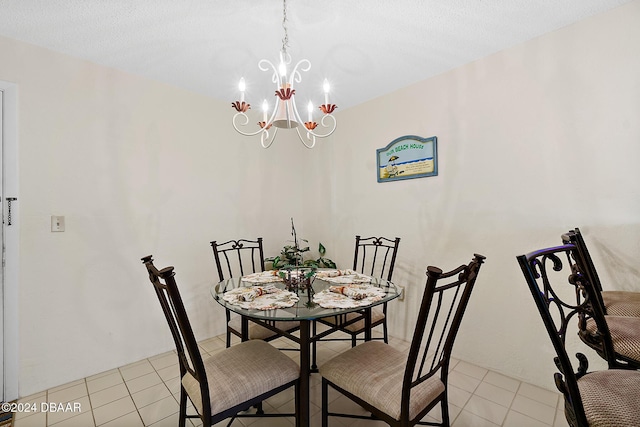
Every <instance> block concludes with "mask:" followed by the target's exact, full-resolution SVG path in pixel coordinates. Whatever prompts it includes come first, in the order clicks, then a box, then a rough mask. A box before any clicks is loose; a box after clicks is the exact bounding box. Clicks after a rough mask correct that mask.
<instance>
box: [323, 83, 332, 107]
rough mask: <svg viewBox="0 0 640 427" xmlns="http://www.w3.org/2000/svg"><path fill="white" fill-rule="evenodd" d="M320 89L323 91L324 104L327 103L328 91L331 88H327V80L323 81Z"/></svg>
mask: <svg viewBox="0 0 640 427" xmlns="http://www.w3.org/2000/svg"><path fill="white" fill-rule="evenodd" d="M322 89H323V90H324V103H325V104H328V103H329V90H330V89H331V86H329V80H327V79H324V83H322Z"/></svg>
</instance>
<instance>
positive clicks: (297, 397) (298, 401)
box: [294, 383, 300, 427]
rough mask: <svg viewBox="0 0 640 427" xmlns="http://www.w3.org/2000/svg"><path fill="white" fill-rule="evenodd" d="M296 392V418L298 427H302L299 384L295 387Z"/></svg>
mask: <svg viewBox="0 0 640 427" xmlns="http://www.w3.org/2000/svg"><path fill="white" fill-rule="evenodd" d="M294 392H295V400H294V402H295V406H294V407H295V411H296V416H295V421H296V427H300V386H299V385H298V384H297V383H296V385H295V387H294Z"/></svg>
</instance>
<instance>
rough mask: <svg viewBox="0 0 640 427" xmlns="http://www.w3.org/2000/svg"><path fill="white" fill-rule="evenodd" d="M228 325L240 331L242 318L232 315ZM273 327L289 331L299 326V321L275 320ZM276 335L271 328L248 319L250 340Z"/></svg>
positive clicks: (264, 338)
mask: <svg viewBox="0 0 640 427" xmlns="http://www.w3.org/2000/svg"><path fill="white" fill-rule="evenodd" d="M229 327H230V328H231V329H233V330H235V331H238V332H240V331H242V318H241V317H240V316H234V317H232V318H231V320H230V321H229ZM275 327H276V328H278V329H281V330H283V331H289V330H292V329H296V328H299V327H300V322H285V321H279V322H275ZM276 335H278V334H277V333H275V332H273V331H272V330H271V329H267V328H265V327H264V326H261V325H258V324H257V323H255V322H252V321H249V339H250V340H266V339H269V338H272V337H275V336H276Z"/></svg>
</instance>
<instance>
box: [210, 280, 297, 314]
mask: <svg viewBox="0 0 640 427" xmlns="http://www.w3.org/2000/svg"><path fill="white" fill-rule="evenodd" d="M260 288H262V289H260ZM256 291H257V292H256ZM256 293H257V294H256ZM222 299H223V300H225V301H227V302H229V303H231V304H233V305H237V306H240V307H241V308H244V309H247V310H273V309H275V308H287V307H292V306H293V305H295V304H296V303H297V302H298V300H299V299H300V298H298V296H297V295H296V294H295V293H293V292H289V291H285V290H283V289H278V288H276V287H274V286H273V285H271V288H270V287H269V286H265V287H260V286H249V287H243V288H236V289H231V290H230V291H227V292H225V293H224V294H222Z"/></svg>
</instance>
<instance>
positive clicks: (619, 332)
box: [587, 316, 640, 362]
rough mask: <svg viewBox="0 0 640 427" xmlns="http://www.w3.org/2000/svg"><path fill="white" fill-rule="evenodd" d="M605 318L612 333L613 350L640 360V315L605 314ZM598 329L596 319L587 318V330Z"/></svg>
mask: <svg viewBox="0 0 640 427" xmlns="http://www.w3.org/2000/svg"><path fill="white" fill-rule="evenodd" d="M605 319H606V321H607V326H608V327H609V332H610V333H611V341H612V342H613V351H615V352H616V353H617V354H619V355H621V356H623V357H627V358H629V359H632V360H637V361H639V362H640V317H627V316H605ZM596 329H597V328H596V324H595V321H594V320H593V319H589V320H587V331H588V332H589V333H590V334H594V333H595V332H596Z"/></svg>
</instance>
